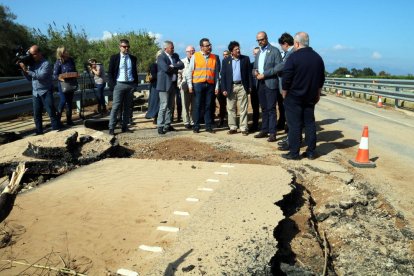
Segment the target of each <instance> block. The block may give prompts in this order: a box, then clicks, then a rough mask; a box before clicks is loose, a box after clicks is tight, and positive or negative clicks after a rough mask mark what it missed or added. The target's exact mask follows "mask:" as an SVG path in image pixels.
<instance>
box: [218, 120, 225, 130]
mask: <svg viewBox="0 0 414 276" xmlns="http://www.w3.org/2000/svg"><path fill="white" fill-rule="evenodd" d="M217 127H218V128H222V127H224V120H220V122H218V124H217Z"/></svg>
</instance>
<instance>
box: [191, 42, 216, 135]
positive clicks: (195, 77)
mask: <svg viewBox="0 0 414 276" xmlns="http://www.w3.org/2000/svg"><path fill="white" fill-rule="evenodd" d="M211 49H212V45H211V43H210V40H209V39H208V38H202V39H201V40H200V52H196V53H194V55H193V56H192V57H191V60H190V67H189V70H188V75H187V79H188V89H189V92H190V93H194V96H195V97H194V98H195V101H194V109H193V120H194V126H193V132H194V133H199V132H200V119H201V116H203V117H204V122H205V124H206V131H207V132H210V133H214V130H213V119H212V118H211V101H212V100H213V97H214V95H217V93H218V91H219V83H218V78H219V73H220V59H219V57H218V56H216V55H214V54H212V53H211Z"/></svg>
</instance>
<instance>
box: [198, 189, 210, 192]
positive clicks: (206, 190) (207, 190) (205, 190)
mask: <svg viewBox="0 0 414 276" xmlns="http://www.w3.org/2000/svg"><path fill="white" fill-rule="evenodd" d="M197 190H199V191H204V192H212V191H213V189H211V188H198V189H197Z"/></svg>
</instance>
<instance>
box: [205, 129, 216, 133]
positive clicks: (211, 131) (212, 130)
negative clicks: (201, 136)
mask: <svg viewBox="0 0 414 276" xmlns="http://www.w3.org/2000/svg"><path fill="white" fill-rule="evenodd" d="M206 132H208V133H216V132H215V131H214V129H212V128H207V129H206Z"/></svg>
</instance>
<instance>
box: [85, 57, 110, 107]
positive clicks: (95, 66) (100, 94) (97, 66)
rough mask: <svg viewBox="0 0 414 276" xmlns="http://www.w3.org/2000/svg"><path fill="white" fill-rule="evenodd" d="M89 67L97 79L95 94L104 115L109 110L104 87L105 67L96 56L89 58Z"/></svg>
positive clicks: (95, 79)
mask: <svg viewBox="0 0 414 276" xmlns="http://www.w3.org/2000/svg"><path fill="white" fill-rule="evenodd" d="M87 68H88V70H89V71H90V72H91V73H92V74H93V79H94V81H95V87H96V92H95V96H96V100H97V102H98V112H99V113H101V114H102V115H104V114H106V112H107V111H106V105H105V96H104V89H105V86H106V81H105V69H104V67H103V65H102V63H97V61H96V59H94V58H91V59H89V60H88V63H87Z"/></svg>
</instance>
